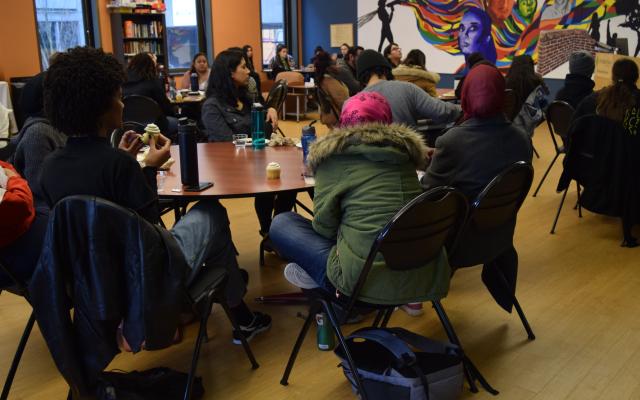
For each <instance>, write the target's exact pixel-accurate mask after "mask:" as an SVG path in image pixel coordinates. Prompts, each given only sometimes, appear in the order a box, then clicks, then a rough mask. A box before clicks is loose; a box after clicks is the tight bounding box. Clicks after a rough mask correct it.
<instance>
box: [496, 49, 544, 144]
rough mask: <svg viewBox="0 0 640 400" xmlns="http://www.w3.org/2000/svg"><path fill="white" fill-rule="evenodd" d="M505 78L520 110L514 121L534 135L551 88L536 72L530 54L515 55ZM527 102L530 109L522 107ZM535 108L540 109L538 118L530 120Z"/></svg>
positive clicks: (516, 108) (530, 134)
mask: <svg viewBox="0 0 640 400" xmlns="http://www.w3.org/2000/svg"><path fill="white" fill-rule="evenodd" d="M505 79H506V88H507V89H511V90H512V91H513V94H514V98H515V104H514V107H515V110H520V111H519V113H518V115H516V117H515V118H514V120H513V123H514V124H516V126H519V127H520V128H521V129H523V130H524V131H525V132H527V134H529V136H533V131H534V129H535V128H536V126H537V124H538V123H539V122H540V121H542V118H543V115H542V110H543V109H544V107H545V106H546V104H547V101H546V99H545V96H546V95H548V94H549V89H548V88H547V85H546V84H545V83H544V80H543V79H542V75H540V74H538V73H536V71H535V69H534V63H533V59H532V58H531V56H528V55H521V56H516V57H514V59H513V61H512V62H511V67H510V68H509V72H507V76H506V78H505ZM525 103H527V108H529V110H523V109H522V108H523V106H524V105H525ZM535 109H537V110H538V112H537V113H536V114H537V115H538V117H537V120H529V119H530V115H533V114H534V111H535Z"/></svg>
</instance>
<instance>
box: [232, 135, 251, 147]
mask: <svg viewBox="0 0 640 400" xmlns="http://www.w3.org/2000/svg"><path fill="white" fill-rule="evenodd" d="M247 139H248V135H246V134H244V133H240V134H237V135H233V144H235V145H236V147H237V148H244V147H246V146H247Z"/></svg>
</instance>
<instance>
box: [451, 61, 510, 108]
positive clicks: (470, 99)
mask: <svg viewBox="0 0 640 400" xmlns="http://www.w3.org/2000/svg"><path fill="white" fill-rule="evenodd" d="M504 90H505V81H504V77H503V76H502V74H501V73H500V71H498V69H497V68H496V67H494V66H492V65H477V66H475V67H473V68H472V69H471V71H469V73H468V74H467V76H466V78H464V83H463V84H462V95H461V96H460V97H461V99H462V100H461V102H462V111H463V112H464V119H465V120H467V119H469V118H490V117H495V116H496V115H500V113H502V110H503V107H504V97H505V94H504Z"/></svg>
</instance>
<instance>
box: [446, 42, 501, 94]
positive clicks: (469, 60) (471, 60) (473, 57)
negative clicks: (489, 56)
mask: <svg viewBox="0 0 640 400" xmlns="http://www.w3.org/2000/svg"><path fill="white" fill-rule="evenodd" d="M464 61H465V68H464V70H463V75H462V77H461V78H460V80H459V81H458V86H456V89H455V94H456V98H457V99H459V98H460V96H461V95H462V85H463V84H464V78H465V77H466V76H467V74H468V73H469V71H471V68H473V67H474V66H475V65H476V64H480V63H482V64H487V65H493V64H491V61H488V60H486V59H485V58H484V57H483V56H482V53H480V52H475V53H471V54H469V57H466V58H465V60H464Z"/></svg>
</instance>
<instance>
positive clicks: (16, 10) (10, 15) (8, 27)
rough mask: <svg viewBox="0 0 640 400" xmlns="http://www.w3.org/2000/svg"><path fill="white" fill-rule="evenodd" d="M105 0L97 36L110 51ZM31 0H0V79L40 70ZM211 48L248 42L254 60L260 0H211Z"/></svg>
mask: <svg viewBox="0 0 640 400" xmlns="http://www.w3.org/2000/svg"><path fill="white" fill-rule="evenodd" d="M107 2H108V1H107V0H98V10H99V14H98V15H99V24H100V29H99V31H100V37H101V43H102V47H103V48H104V50H105V51H107V52H111V51H113V43H112V41H111V23H110V19H109V13H108V12H107V8H106V4H107ZM33 4H34V3H33V0H19V1H16V0H0V10H2V12H0V79H1V80H8V79H9V78H11V77H14V76H31V75H35V74H37V73H38V72H40V59H39V58H38V51H39V50H38V40H37V37H36V23H35V14H34V6H33ZM211 8H212V11H211V13H212V19H213V21H212V25H213V49H214V52H215V53H216V54H217V53H219V52H221V51H222V50H224V49H226V48H229V47H233V46H238V47H242V46H244V45H245V44H249V45H251V46H252V47H253V51H254V56H253V58H254V60H261V59H262V47H261V45H260V40H261V37H260V0H233V1H230V0H211Z"/></svg>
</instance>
